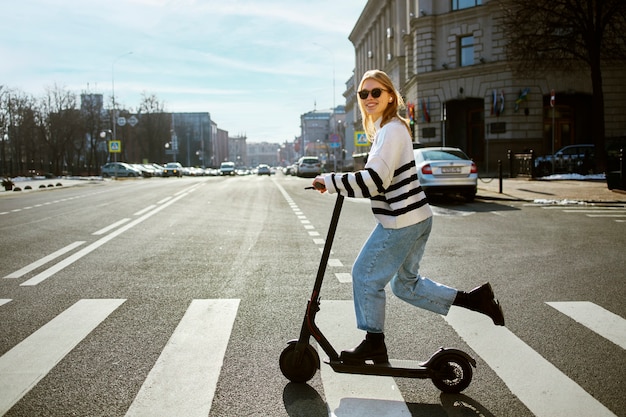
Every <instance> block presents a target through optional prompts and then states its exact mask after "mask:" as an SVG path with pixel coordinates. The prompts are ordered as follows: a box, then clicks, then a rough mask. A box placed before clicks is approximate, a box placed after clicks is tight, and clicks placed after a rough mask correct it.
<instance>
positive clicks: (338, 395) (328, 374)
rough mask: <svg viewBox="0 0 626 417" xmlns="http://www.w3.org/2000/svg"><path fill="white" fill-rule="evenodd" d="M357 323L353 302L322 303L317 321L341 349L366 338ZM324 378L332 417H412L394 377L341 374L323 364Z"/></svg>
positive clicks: (320, 351) (325, 393) (332, 342)
mask: <svg viewBox="0 0 626 417" xmlns="http://www.w3.org/2000/svg"><path fill="white" fill-rule="evenodd" d="M355 321H356V320H355V316H354V304H353V302H352V300H342V301H334V300H327V301H322V305H321V310H320V312H319V313H317V318H316V322H317V324H318V326H319V328H320V329H321V330H322V332H324V335H325V336H326V337H327V338H328V340H329V341H330V343H331V344H332V345H333V346H334V347H335V349H338V350H341V349H343V348H346V347H352V346H354V345H356V344H357V343H359V342H360V341H361V340H362V339H363V337H364V336H365V333H364V332H362V331H360V330H358V329H357V328H356V325H355ZM317 350H318V352H319V355H320V358H321V359H322V360H323V359H324V358H325V357H327V355H326V353H325V352H324V351H323V350H322V349H321V348H320V347H319V346H318V348H317ZM321 376H322V383H323V385H324V395H325V397H326V403H327V405H328V409H329V414H328V415H329V416H332V417H335V416H341V417H351V416H354V417H361V416H377V417H382V416H394V417H396V416H407V417H410V416H411V413H410V411H409V409H408V407H407V405H406V403H405V402H404V398H403V397H402V394H401V393H400V389H399V388H398V386H397V385H396V382H395V381H394V379H393V378H392V377H385V376H372V375H350V374H340V373H336V372H334V371H333V370H332V369H331V368H330V366H329V365H327V364H325V363H322V365H321Z"/></svg>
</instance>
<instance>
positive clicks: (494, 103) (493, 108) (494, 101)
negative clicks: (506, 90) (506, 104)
mask: <svg viewBox="0 0 626 417" xmlns="http://www.w3.org/2000/svg"><path fill="white" fill-rule="evenodd" d="M497 106H498V97H497V93H496V90H493V99H492V100H491V115H492V116H493V115H494V114H496V107H497Z"/></svg>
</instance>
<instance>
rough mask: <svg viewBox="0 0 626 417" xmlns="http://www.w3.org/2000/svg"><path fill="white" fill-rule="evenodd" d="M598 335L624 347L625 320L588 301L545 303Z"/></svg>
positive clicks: (625, 345)
mask: <svg viewBox="0 0 626 417" xmlns="http://www.w3.org/2000/svg"><path fill="white" fill-rule="evenodd" d="M546 304H547V305H549V306H550V307H553V308H555V309H556V310H558V311H560V312H561V313H563V314H565V315H566V316H569V317H570V318H572V319H574V320H575V321H577V322H578V323H580V324H582V325H583V326H585V327H587V328H588V329H590V330H592V331H594V332H596V333H597V334H599V335H600V336H602V337H604V338H605V339H607V340H610V341H611V342H613V343H615V344H616V345H617V346H619V347H621V348H622V349H626V320H624V319H623V318H622V317H620V316H618V315H617V314H614V313H612V312H610V311H608V310H605V309H604V308H602V307H600V306H599V305H597V304H594V303H592V302H589V301H566V302H549V303H546Z"/></svg>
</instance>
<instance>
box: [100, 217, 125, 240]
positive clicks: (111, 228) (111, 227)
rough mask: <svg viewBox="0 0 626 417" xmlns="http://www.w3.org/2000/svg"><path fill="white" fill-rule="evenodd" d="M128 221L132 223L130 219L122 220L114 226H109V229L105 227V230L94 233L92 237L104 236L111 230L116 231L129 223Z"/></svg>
mask: <svg viewBox="0 0 626 417" xmlns="http://www.w3.org/2000/svg"><path fill="white" fill-rule="evenodd" d="M128 221H130V219H122V220H118V221H116V222H115V223H113V224H111V225H109V226H107V227H104V228H102V229H100V230H98V231H96V232H93V233H92V235H94V236H98V235H103V234H105V233H106V232H108V231H109V230H113V229H115V228H116V227H118V226H121V225H123V224H124V223H126V222H128Z"/></svg>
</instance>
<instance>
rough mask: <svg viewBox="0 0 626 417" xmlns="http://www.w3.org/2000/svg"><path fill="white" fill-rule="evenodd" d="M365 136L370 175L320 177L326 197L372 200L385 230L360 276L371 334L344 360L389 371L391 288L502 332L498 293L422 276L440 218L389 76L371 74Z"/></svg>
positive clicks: (371, 243) (360, 311)
mask: <svg viewBox="0 0 626 417" xmlns="http://www.w3.org/2000/svg"><path fill="white" fill-rule="evenodd" d="M358 95H359V108H360V109H361V115H362V119H363V129H364V130H365V132H366V134H367V136H368V138H369V139H370V141H371V142H372V146H371V150H370V153H369V156H368V160H367V163H366V164H365V167H364V169H363V170H360V171H357V172H352V173H344V174H335V173H330V174H326V175H320V176H317V177H316V178H315V179H314V180H313V186H314V187H316V188H317V189H318V190H319V191H320V192H322V193H323V192H326V191H328V192H329V193H339V194H342V195H345V196H347V197H360V198H369V199H370V200H371V206H372V212H373V213H374V217H375V218H376V221H377V225H376V226H375V228H374V230H373V231H372V233H371V234H370V236H369V238H368V239H367V241H366V242H365V244H364V245H363V247H362V248H361V251H360V252H359V255H358V256H357V258H356V260H355V262H354V266H353V268H352V280H353V293H354V307H355V312H356V319H357V327H358V328H359V329H361V330H364V331H366V332H367V334H366V336H365V340H363V342H361V344H359V345H358V346H357V347H356V348H354V349H350V350H344V351H342V352H341V360H343V361H344V362H350V363H364V362H365V361H367V360H371V361H373V362H374V363H381V364H384V363H387V362H388V357H387V348H386V346H385V336H384V324H385V286H386V285H387V284H388V283H391V289H392V291H393V293H394V294H395V295H396V296H398V297H399V298H401V299H402V300H404V301H406V302H408V303H410V304H412V305H414V306H416V307H420V308H424V309H426V310H429V311H433V312H435V313H439V314H443V315H445V314H447V313H448V311H449V310H450V306H451V305H458V306H461V307H465V308H468V309H470V310H474V311H478V312H480V313H483V314H486V315H488V316H489V317H491V319H492V320H493V322H494V323H495V324H496V325H501V326H503V325H504V316H503V314H502V309H501V307H500V304H499V302H498V300H497V299H496V298H495V297H494V294H493V291H492V289H491V285H490V284H489V283H486V284H484V285H482V286H480V287H477V288H475V289H474V290H472V291H470V292H463V291H458V290H456V289H454V288H451V287H448V286H445V285H442V284H439V283H437V282H434V281H432V280H429V279H428V278H425V277H422V276H420V274H419V263H420V261H421V259H422V255H423V254H424V248H425V246H426V242H427V240H428V236H429V234H430V231H431V225H432V215H433V214H432V211H431V209H430V206H429V205H428V202H427V201H426V195H425V194H424V191H423V190H422V188H421V186H420V183H419V180H418V178H417V171H416V167H415V160H414V157H413V144H412V140H411V134H410V132H411V130H410V127H409V124H408V122H407V120H406V119H404V118H403V117H401V116H400V115H399V113H398V110H399V109H400V108H403V107H404V101H403V99H402V97H401V96H400V94H399V93H398V91H397V90H396V88H395V87H394V85H393V83H392V81H391V79H390V78H389V76H388V75H387V74H385V73H384V72H382V71H379V70H371V71H367V72H366V73H365V74H364V75H363V78H362V80H361V83H360V84H359V91H358Z"/></svg>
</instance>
